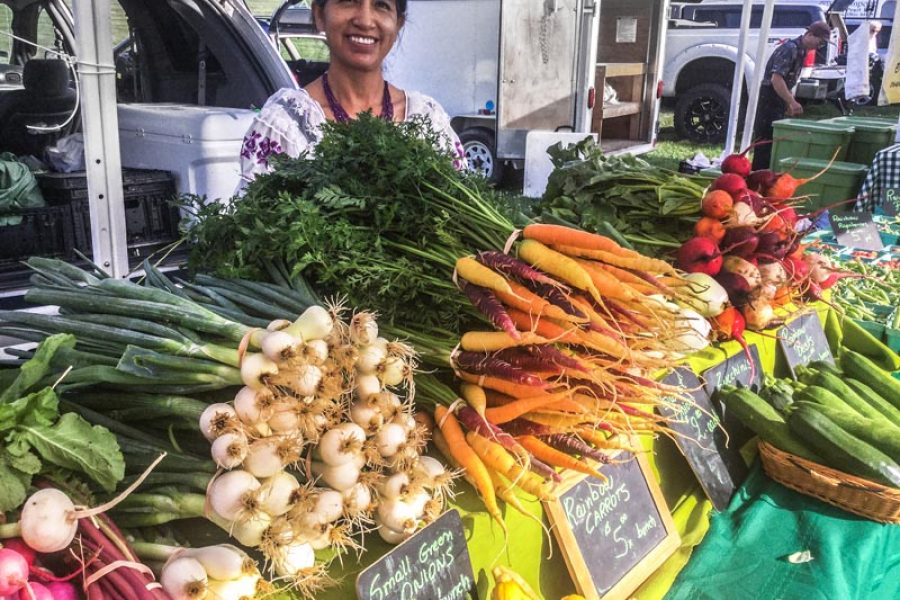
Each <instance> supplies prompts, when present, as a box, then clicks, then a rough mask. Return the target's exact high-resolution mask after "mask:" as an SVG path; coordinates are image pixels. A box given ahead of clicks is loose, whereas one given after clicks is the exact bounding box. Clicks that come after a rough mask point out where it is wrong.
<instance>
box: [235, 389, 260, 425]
mask: <svg viewBox="0 0 900 600" xmlns="http://www.w3.org/2000/svg"><path fill="white" fill-rule="evenodd" d="M267 393H268V391H258V390H255V389H253V388H252V387H248V386H246V385H245V386H244V387H242V388H241V389H240V390H238V393H237V394H235V395H234V410H235V412H236V413H237V416H238V418H239V419H240V420H241V421H242V422H243V423H245V424H247V425H255V424H256V423H259V422H260V421H262V420H263V414H262V413H263V406H261V403H260V401H259V399H260V398H259V397H260V395H262V394H267Z"/></svg>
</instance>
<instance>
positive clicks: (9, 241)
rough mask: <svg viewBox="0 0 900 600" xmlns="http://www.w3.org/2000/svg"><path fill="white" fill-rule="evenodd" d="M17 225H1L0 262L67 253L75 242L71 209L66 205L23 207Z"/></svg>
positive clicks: (0, 263) (6, 262) (12, 261)
mask: <svg viewBox="0 0 900 600" xmlns="http://www.w3.org/2000/svg"><path fill="white" fill-rule="evenodd" d="M19 215H20V216H21V217H22V220H21V222H20V223H19V224H18V225H4V226H0V265H3V264H8V263H13V264H15V263H18V262H19V261H20V260H24V259H26V258H28V257H29V256H36V255H38V256H53V257H59V256H66V255H68V253H69V252H71V249H72V247H73V245H74V244H75V232H74V222H73V220H72V209H71V207H70V206H68V205H59V206H42V207H38V208H27V209H23V210H22V211H21V212H20V213H19Z"/></svg>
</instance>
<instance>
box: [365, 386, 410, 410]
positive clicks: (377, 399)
mask: <svg viewBox="0 0 900 600" xmlns="http://www.w3.org/2000/svg"><path fill="white" fill-rule="evenodd" d="M369 404H373V405H375V406H376V407H377V408H378V410H380V411H381V413H382V414H384V415H385V416H388V415H393V414H394V413H396V412H397V411H399V410H400V409H401V408H403V402H402V401H401V400H400V396H398V395H397V394H395V393H394V392H388V391H383V392H379V393H378V394H375V395H374V396H370V397H369Z"/></svg>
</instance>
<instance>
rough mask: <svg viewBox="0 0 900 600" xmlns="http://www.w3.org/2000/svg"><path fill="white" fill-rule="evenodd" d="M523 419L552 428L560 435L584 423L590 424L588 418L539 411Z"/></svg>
mask: <svg viewBox="0 0 900 600" xmlns="http://www.w3.org/2000/svg"><path fill="white" fill-rule="evenodd" d="M525 418H527V419H528V420H529V421H534V422H535V423H540V424H541V425H546V426H547V427H552V428H554V429H556V430H557V431H558V432H560V433H563V432H566V431H571V430H572V429H573V428H575V427H578V426H580V425H584V424H585V423H590V421H591V419H590V418H589V417H584V416H582V415H570V414H566V413H557V412H550V411H541V410H539V411H535V412H530V413H528V414H526V415H525Z"/></svg>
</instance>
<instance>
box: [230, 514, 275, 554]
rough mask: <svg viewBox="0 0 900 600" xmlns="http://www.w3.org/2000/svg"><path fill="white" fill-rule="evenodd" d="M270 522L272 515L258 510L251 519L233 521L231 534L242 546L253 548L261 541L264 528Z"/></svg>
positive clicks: (267, 526)
mask: <svg viewBox="0 0 900 600" xmlns="http://www.w3.org/2000/svg"><path fill="white" fill-rule="evenodd" d="M271 523H272V517H270V516H269V515H267V514H266V513H264V512H259V513H257V514H255V515H253V518H251V519H247V520H246V521H238V522H236V523H234V525H233V526H232V529H231V535H232V536H234V539H236V540H237V541H238V542H240V543H241V544H243V545H244V546H247V547H250V548H254V547H256V546H259V545H260V544H261V543H262V541H263V536H264V535H265V533H266V529H268V528H269V525H270V524H271Z"/></svg>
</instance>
